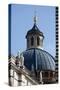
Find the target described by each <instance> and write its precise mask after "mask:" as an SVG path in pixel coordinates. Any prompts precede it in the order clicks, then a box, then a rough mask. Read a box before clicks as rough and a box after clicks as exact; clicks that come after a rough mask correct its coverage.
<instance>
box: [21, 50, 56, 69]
mask: <svg viewBox="0 0 60 90" xmlns="http://www.w3.org/2000/svg"><path fill="white" fill-rule="evenodd" d="M23 56H24V64H25V66H26V67H27V68H28V69H29V70H31V68H32V65H33V66H34V70H38V71H39V70H42V71H48V70H50V71H55V59H54V58H53V56H51V55H50V54H49V53H48V52H46V51H44V50H41V49H38V48H31V49H28V50H26V51H24V52H23Z"/></svg>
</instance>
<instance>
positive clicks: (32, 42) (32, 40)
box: [31, 37, 34, 46]
mask: <svg viewBox="0 0 60 90" xmlns="http://www.w3.org/2000/svg"><path fill="white" fill-rule="evenodd" d="M33 44H34V38H33V37H31V46H33Z"/></svg>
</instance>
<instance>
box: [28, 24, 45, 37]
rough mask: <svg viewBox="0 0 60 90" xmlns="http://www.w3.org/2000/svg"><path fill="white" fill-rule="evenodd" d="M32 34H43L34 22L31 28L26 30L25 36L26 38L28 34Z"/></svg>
mask: <svg viewBox="0 0 60 90" xmlns="http://www.w3.org/2000/svg"><path fill="white" fill-rule="evenodd" d="M32 34H33V35H35V34H36V35H37V34H38V35H40V36H43V33H42V32H41V31H40V30H39V29H38V27H37V25H36V24H34V26H33V27H32V29H31V30H29V31H28V32H27V35H26V38H27V36H28V35H32ZM43 37H44V36H43Z"/></svg>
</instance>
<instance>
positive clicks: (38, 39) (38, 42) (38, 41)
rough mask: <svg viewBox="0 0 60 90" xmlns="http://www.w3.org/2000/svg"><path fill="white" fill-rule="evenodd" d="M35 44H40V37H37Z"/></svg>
mask: <svg viewBox="0 0 60 90" xmlns="http://www.w3.org/2000/svg"><path fill="white" fill-rule="evenodd" d="M37 45H38V46H39V45H40V38H39V37H37Z"/></svg>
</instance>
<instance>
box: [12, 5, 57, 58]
mask: <svg viewBox="0 0 60 90" xmlns="http://www.w3.org/2000/svg"><path fill="white" fill-rule="evenodd" d="M35 11H36V16H37V26H38V28H39V30H40V31H41V32H43V34H44V37H45V38H44V42H43V49H44V50H45V51H47V52H49V53H50V54H51V55H52V56H54V57H55V7H54V6H40V5H39V6H37V5H23V4H22V5H21V4H12V6H11V53H12V54H13V55H17V53H18V51H20V52H22V51H25V50H26V48H27V47H26V46H27V45H26V38H25V36H26V34H27V31H29V30H30V29H31V28H32V27H33V24H34V20H33V18H34V13H35Z"/></svg>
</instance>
